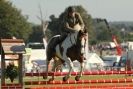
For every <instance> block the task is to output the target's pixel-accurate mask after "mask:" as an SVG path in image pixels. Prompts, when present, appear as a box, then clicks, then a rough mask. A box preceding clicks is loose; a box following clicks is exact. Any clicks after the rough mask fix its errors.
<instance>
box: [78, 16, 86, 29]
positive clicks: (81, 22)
mask: <svg viewBox="0 0 133 89" xmlns="http://www.w3.org/2000/svg"><path fill="white" fill-rule="evenodd" d="M76 14H77V15H78V19H79V23H80V26H81V29H82V30H83V29H84V27H85V25H84V22H83V19H82V17H81V15H80V14H79V13H76Z"/></svg>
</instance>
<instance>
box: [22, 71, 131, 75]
mask: <svg viewBox="0 0 133 89" xmlns="http://www.w3.org/2000/svg"><path fill="white" fill-rule="evenodd" d="M67 73H68V72H51V73H48V76H52V75H54V76H64V75H66V74H67ZM78 74H79V72H72V73H71V75H72V76H76V75H78ZM110 74H133V71H89V72H82V75H110ZM46 75H47V73H26V74H25V76H46Z"/></svg>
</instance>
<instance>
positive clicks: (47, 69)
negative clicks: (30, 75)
mask: <svg viewBox="0 0 133 89" xmlns="http://www.w3.org/2000/svg"><path fill="white" fill-rule="evenodd" d="M51 59H52V56H49V57H48V56H47V59H46V72H45V73H46V75H45V76H43V79H47V78H48V71H49V64H50V60H51Z"/></svg>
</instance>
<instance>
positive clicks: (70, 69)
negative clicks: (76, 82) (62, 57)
mask: <svg viewBox="0 0 133 89" xmlns="http://www.w3.org/2000/svg"><path fill="white" fill-rule="evenodd" d="M66 62H67V64H68V66H69V72H68V74H67V75H66V76H64V77H63V81H67V80H68V78H69V77H70V76H71V71H72V69H73V63H72V61H71V60H70V58H68V60H66Z"/></svg>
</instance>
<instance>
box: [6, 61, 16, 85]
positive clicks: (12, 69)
mask: <svg viewBox="0 0 133 89" xmlns="http://www.w3.org/2000/svg"><path fill="white" fill-rule="evenodd" d="M5 75H6V78H9V79H10V80H11V82H12V83H13V81H14V79H15V78H16V77H17V76H18V67H17V66H15V65H14V63H9V65H8V66H7V68H6V70H5Z"/></svg>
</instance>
